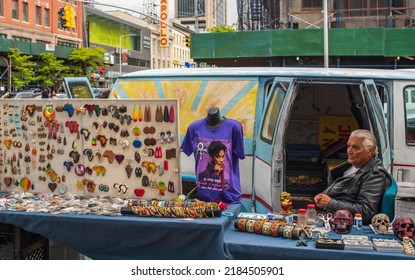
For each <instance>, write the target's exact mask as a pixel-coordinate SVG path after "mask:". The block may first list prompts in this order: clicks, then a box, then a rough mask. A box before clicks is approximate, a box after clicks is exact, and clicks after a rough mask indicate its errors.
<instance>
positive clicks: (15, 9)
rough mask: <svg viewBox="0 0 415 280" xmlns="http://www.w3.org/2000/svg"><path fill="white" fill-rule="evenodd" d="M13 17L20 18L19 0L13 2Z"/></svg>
mask: <svg viewBox="0 0 415 280" xmlns="http://www.w3.org/2000/svg"><path fill="white" fill-rule="evenodd" d="M12 18H13V19H17V20H19V2H18V1H17V0H13V2H12Z"/></svg>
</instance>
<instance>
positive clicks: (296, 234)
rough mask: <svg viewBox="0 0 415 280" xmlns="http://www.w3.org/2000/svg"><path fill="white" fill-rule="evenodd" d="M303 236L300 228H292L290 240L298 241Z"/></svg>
mask: <svg viewBox="0 0 415 280" xmlns="http://www.w3.org/2000/svg"><path fill="white" fill-rule="evenodd" d="M302 235H303V229H302V228H301V227H294V228H293V230H292V239H300V237H301V236H302Z"/></svg>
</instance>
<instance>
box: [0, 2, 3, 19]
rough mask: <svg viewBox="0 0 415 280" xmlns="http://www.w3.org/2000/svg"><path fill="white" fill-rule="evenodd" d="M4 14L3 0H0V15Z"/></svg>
mask: <svg viewBox="0 0 415 280" xmlns="http://www.w3.org/2000/svg"><path fill="white" fill-rule="evenodd" d="M2 16H3V0H0V17H2Z"/></svg>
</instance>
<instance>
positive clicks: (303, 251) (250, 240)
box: [225, 225, 415, 260]
mask: <svg viewBox="0 0 415 280" xmlns="http://www.w3.org/2000/svg"><path fill="white" fill-rule="evenodd" d="M349 234H353V235H367V236H368V237H369V239H371V238H372V237H375V238H389V239H393V238H395V237H394V236H393V235H392V236H391V235H387V236H385V235H380V234H374V233H373V231H372V230H371V229H370V227H365V228H363V229H362V230H358V229H353V230H352V231H351V232H350V233H349ZM329 238H341V235H339V234H336V233H334V232H331V233H330V234H329ZM304 240H306V239H304V238H302V239H301V241H304ZM297 241H298V240H291V239H284V238H282V237H272V236H265V235H260V234H255V233H248V232H241V231H239V230H236V229H234V228H233V225H231V226H229V227H228V228H227V229H226V231H225V250H226V252H227V254H228V255H229V256H230V258H231V259H239V260H248V259H252V260H264V259H279V260H313V259H314V260H378V259H386V260H392V259H394V260H398V259H412V260H415V257H414V256H408V255H405V254H404V253H391V252H377V251H375V250H371V251H363V250H355V249H353V250H352V249H345V250H335V249H319V248H316V245H315V242H314V241H309V242H307V247H304V246H297V245H296V244H297Z"/></svg>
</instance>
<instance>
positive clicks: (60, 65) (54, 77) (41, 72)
mask: <svg viewBox="0 0 415 280" xmlns="http://www.w3.org/2000/svg"><path fill="white" fill-rule="evenodd" d="M39 59H40V62H39V67H38V69H37V71H36V72H37V77H38V81H39V82H40V84H41V86H42V87H53V86H54V85H55V84H56V81H59V80H61V78H62V77H63V76H65V74H66V73H68V72H69V69H70V68H69V66H65V65H64V63H65V61H63V60H58V59H57V58H56V57H55V55H54V54H53V53H49V52H48V53H42V54H40V56H39Z"/></svg>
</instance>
